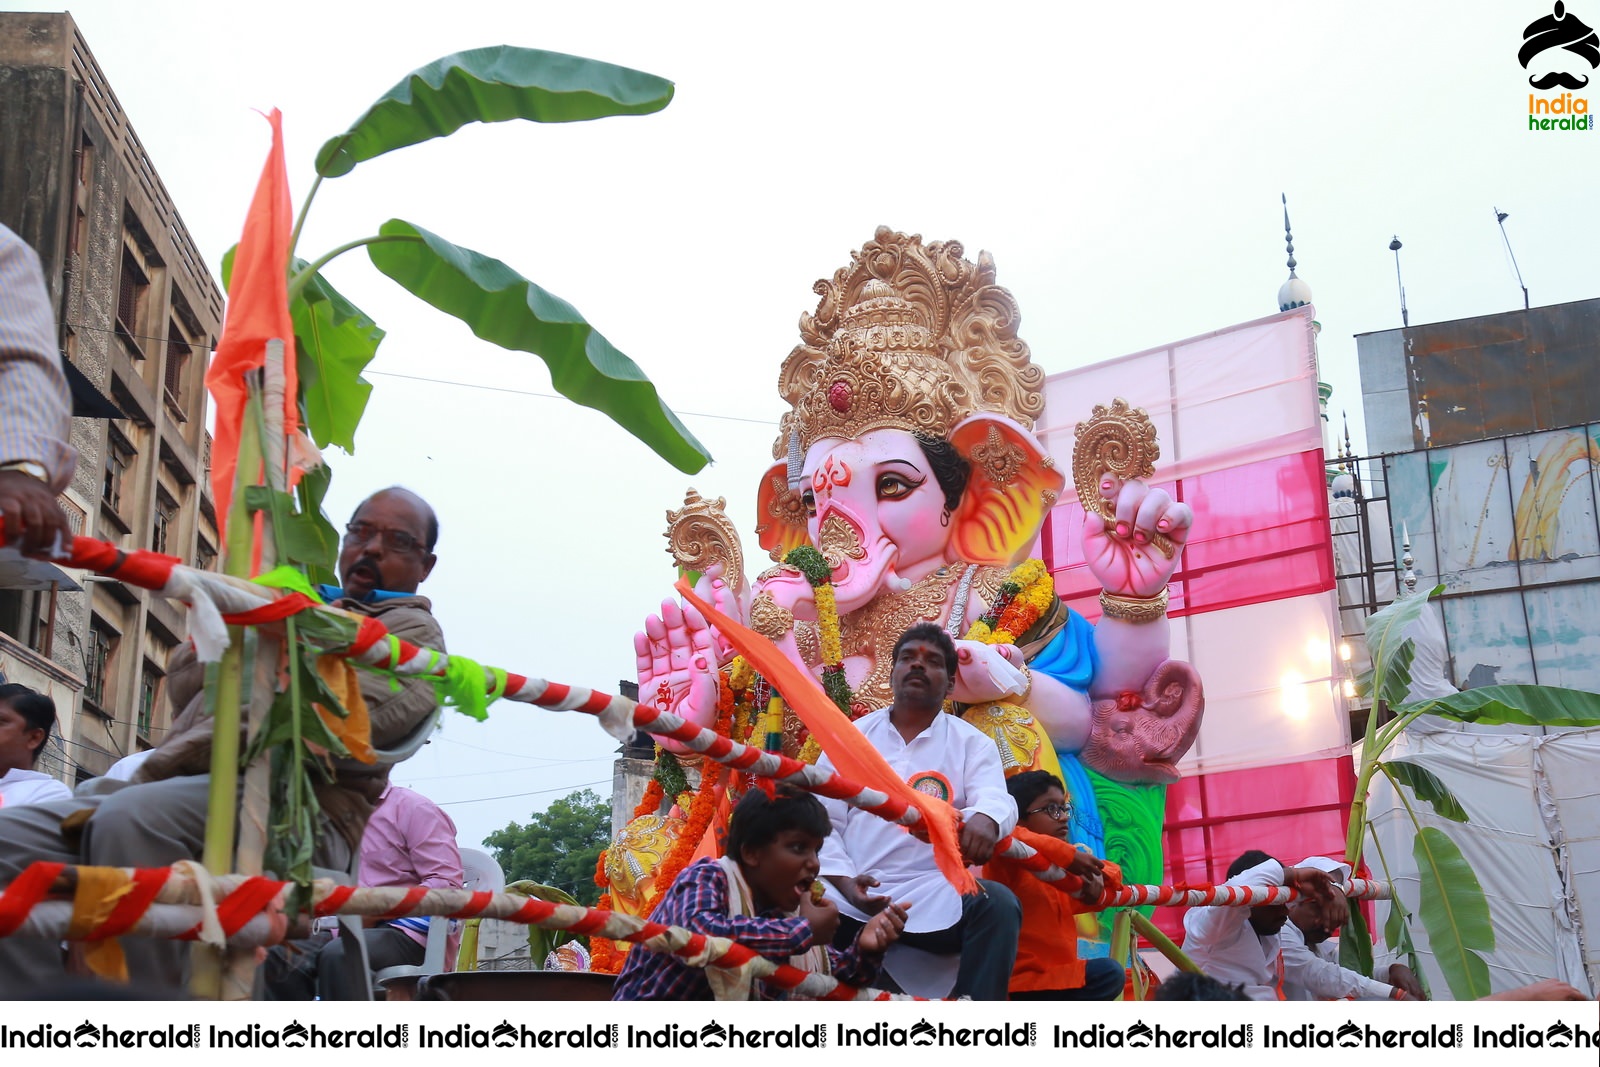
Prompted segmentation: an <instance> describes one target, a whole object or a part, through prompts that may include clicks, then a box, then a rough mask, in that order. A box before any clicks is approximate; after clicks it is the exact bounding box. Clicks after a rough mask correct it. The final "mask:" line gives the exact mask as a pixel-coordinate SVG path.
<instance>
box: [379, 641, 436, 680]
mask: <svg viewBox="0 0 1600 1067" xmlns="http://www.w3.org/2000/svg"><path fill="white" fill-rule="evenodd" d="M395 643H396V644H398V645H399V646H400V647H399V658H398V659H396V660H395V661H394V662H393V663H391V664H390V665H389V666H391V667H397V666H399V665H400V664H402V663H409V662H410V661H411V660H413V659H415V658H416V657H417V654H418V653H420V652H421V651H422V648H421V646H420V645H413V644H412V643H411V642H410V641H407V640H406V639H405V638H403V637H396V638H395ZM441 677H442V676H441Z"/></svg>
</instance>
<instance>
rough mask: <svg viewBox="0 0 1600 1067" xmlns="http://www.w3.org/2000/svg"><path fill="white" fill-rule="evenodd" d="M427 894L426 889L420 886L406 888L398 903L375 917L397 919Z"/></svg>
mask: <svg viewBox="0 0 1600 1067" xmlns="http://www.w3.org/2000/svg"><path fill="white" fill-rule="evenodd" d="M427 895H428V891H427V890H426V889H424V888H423V887H422V886H420V885H414V886H411V887H410V888H408V889H407V890H406V895H405V896H403V897H401V898H400V903H398V904H396V905H395V906H394V907H392V908H390V909H389V910H388V911H386V912H384V913H383V914H382V915H379V916H376V917H377V918H379V919H398V918H400V917H401V916H403V915H405V914H406V913H407V912H409V911H410V910H411V909H412V908H414V907H416V906H417V902H418V901H420V900H421V899H422V898H423V897H425V896H427Z"/></svg>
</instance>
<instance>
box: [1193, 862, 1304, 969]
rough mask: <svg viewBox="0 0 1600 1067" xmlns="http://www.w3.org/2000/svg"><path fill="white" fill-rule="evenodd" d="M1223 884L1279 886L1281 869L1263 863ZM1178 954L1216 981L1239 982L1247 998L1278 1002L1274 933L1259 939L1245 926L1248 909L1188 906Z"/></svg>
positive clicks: (1277, 864) (1252, 928)
mask: <svg viewBox="0 0 1600 1067" xmlns="http://www.w3.org/2000/svg"><path fill="white" fill-rule="evenodd" d="M1222 884H1223V885H1247V886H1250V887H1251V888H1253V889H1264V888H1266V887H1268V886H1278V885H1282V884H1283V865H1282V864H1280V863H1279V862H1278V861H1277V860H1268V861H1267V862H1265V863H1263V864H1260V865H1259V866H1255V867H1251V868H1250V869H1249V870H1248V871H1244V872H1242V873H1240V874H1238V875H1236V876H1235V877H1233V878H1229V879H1228V880H1227V881H1226V882H1224V883H1222ZM1183 933H1184V937H1183V951H1184V952H1185V953H1186V954H1187V955H1188V957H1189V958H1190V959H1192V960H1194V962H1195V963H1197V964H1199V965H1200V969H1201V970H1202V971H1204V972H1205V973H1206V974H1208V975H1210V976H1211V977H1213V978H1215V979H1216V980H1217V981H1219V982H1227V983H1228V984H1230V985H1232V984H1240V985H1243V986H1244V991H1245V993H1246V994H1247V995H1248V996H1249V997H1250V999H1251V1000H1277V999H1278V953H1279V950H1280V945H1279V941H1278V935H1277V934H1272V935H1270V936H1267V937H1262V936H1261V935H1260V934H1257V933H1256V932H1255V928H1254V927H1252V926H1251V925H1250V909H1249V908H1242V907H1226V906H1223V907H1199V908H1190V909H1189V910H1188V911H1187V912H1186V913H1185V914H1184V916H1183Z"/></svg>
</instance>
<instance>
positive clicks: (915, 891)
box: [817, 708, 1017, 933]
mask: <svg viewBox="0 0 1600 1067" xmlns="http://www.w3.org/2000/svg"><path fill="white" fill-rule="evenodd" d="M889 710H890V709H888V708H884V709H882V710H881V711H875V712H873V713H872V714H870V715H865V716H863V717H862V718H860V719H857V720H856V728H857V729H858V730H860V731H861V732H862V734H864V735H865V736H866V738H867V740H868V741H871V742H872V746H873V747H874V748H876V749H877V750H878V752H879V753H880V754H882V756H883V758H884V759H885V760H887V761H888V763H889V766H890V767H892V768H893V769H894V772H895V773H896V774H897V775H899V776H900V777H901V778H902V779H904V780H907V781H909V780H910V779H911V778H912V777H913V776H914V775H917V774H920V773H922V772H925V771H934V772H937V773H938V774H940V775H942V776H943V777H944V778H945V779H946V780H947V781H948V782H949V783H950V789H951V796H950V803H951V805H952V806H954V807H955V808H957V809H958V810H960V812H961V814H962V815H963V816H964V817H966V818H969V819H970V818H971V817H972V816H973V815H975V814H979V813H981V814H984V815H987V816H989V818H991V819H993V820H994V821H995V824H996V825H998V826H999V827H1000V835H1001V836H1002V837H1003V836H1005V835H1006V834H1008V833H1010V832H1011V831H1012V829H1013V828H1014V827H1015V826H1016V825H1017V805H1016V802H1015V801H1013V800H1012V799H1011V794H1010V793H1007V792H1006V777H1005V771H1004V770H1003V769H1002V768H1001V765H1000V753H999V750H998V749H996V748H995V744H994V742H993V741H991V740H990V739H989V738H988V737H986V736H985V735H984V734H983V733H982V732H981V731H980V730H978V729H977V728H976V727H974V726H971V725H970V724H968V723H966V722H963V721H962V720H961V719H959V718H957V717H956V716H954V715H947V714H944V713H940V714H938V715H935V716H934V719H933V722H932V723H931V724H930V725H929V726H928V728H927V729H926V730H924V731H922V733H920V734H918V735H917V736H916V737H914V738H912V739H911V742H910V743H909V744H908V743H907V742H906V740H905V739H904V738H903V737H901V736H900V731H899V730H897V729H895V726H894V723H892V722H890V721H889ZM817 766H818V767H819V768H821V769H824V770H828V771H832V770H833V764H832V763H831V762H829V760H828V757H827V756H826V755H823V756H822V758H821V759H819V760H818V761H817ZM863 784H865V783H863ZM820 799H821V800H822V803H823V806H824V807H826V808H827V809H828V818H830V819H831V820H832V821H833V833H831V834H829V835H828V839H827V840H826V841H824V842H823V844H822V853H821V857H820V858H821V864H822V870H821V873H822V875H823V876H824V877H828V876H842V877H846V878H853V877H855V876H856V875H857V874H861V873H866V872H870V873H871V874H872V875H873V877H875V878H877V879H878V881H879V883H880V885H879V887H878V888H877V889H873V890H869V893H871V894H872V895H875V896H876V895H883V896H887V897H889V899H891V900H894V901H903V900H909V901H911V902H912V904H913V905H914V907H912V909H911V912H910V914H909V916H908V917H907V921H906V930H907V931H908V932H910V933H923V932H926V931H930V930H944V929H947V928H949V927H951V926H954V925H955V924H956V923H957V922H959V921H960V919H961V896H960V894H959V893H957V892H956V889H955V887H954V886H953V885H951V884H950V882H949V881H948V880H947V879H946V878H945V876H944V875H943V874H941V873H940V872H939V868H938V866H937V865H936V864H935V863H934V860H933V846H932V845H929V844H927V843H925V842H922V841H918V840H917V839H916V838H914V837H912V836H911V835H910V834H908V833H906V832H905V830H904V828H902V827H900V826H897V825H895V824H894V823H891V822H889V821H887V820H885V819H880V818H879V817H878V816H876V815H873V814H872V813H871V812H866V811H861V810H859V809H857V808H852V807H850V806H849V805H847V804H845V803H844V802H843V801H842V800H830V799H828V798H826V797H822V798H820ZM828 895H829V896H830V897H831V898H832V899H833V900H834V902H835V903H837V904H838V905H839V910H840V911H841V912H842V913H843V914H845V915H849V916H851V917H852V918H855V919H859V920H861V921H863V922H864V921H866V919H867V918H868V916H866V915H863V914H862V913H861V912H860V911H858V910H856V909H855V908H853V907H851V906H850V905H849V904H848V903H846V902H845V901H844V900H843V898H841V897H840V896H839V894H838V893H837V892H836V891H835V890H834V889H833V887H832V886H829V887H828Z"/></svg>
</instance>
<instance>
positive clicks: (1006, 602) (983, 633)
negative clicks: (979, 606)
mask: <svg viewBox="0 0 1600 1067" xmlns="http://www.w3.org/2000/svg"><path fill="white" fill-rule="evenodd" d="M1055 596H1056V587H1055V581H1054V580H1053V579H1052V578H1051V577H1050V572H1049V571H1048V570H1046V569H1045V565H1044V561H1043V560H1039V559H1029V560H1024V561H1023V562H1022V563H1020V564H1018V565H1017V567H1016V569H1015V570H1013V571H1012V572H1011V573H1010V574H1009V575H1007V576H1006V580H1005V581H1003V582H1001V583H1000V591H999V592H998V593H997V594H995V598H994V603H993V604H991V605H990V606H989V610H988V611H986V612H984V613H983V614H982V615H980V616H978V618H977V620H976V621H975V622H973V624H972V626H971V628H970V629H968V630H967V635H966V640H968V641H982V642H983V643H984V644H986V645H1014V644H1016V643H1017V639H1018V638H1020V637H1021V636H1022V635H1023V634H1025V633H1027V632H1028V631H1029V630H1031V629H1032V628H1033V627H1034V625H1035V624H1036V623H1037V622H1038V621H1039V620H1040V619H1041V618H1043V617H1044V614H1045V612H1047V611H1048V610H1050V605H1051V603H1052V602H1053V601H1054V600H1055Z"/></svg>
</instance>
